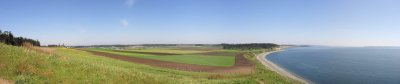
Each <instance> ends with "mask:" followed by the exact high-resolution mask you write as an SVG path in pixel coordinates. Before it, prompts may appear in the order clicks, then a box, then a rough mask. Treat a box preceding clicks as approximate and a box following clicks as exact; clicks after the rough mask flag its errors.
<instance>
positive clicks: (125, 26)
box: [120, 19, 129, 28]
mask: <svg viewBox="0 0 400 84" xmlns="http://www.w3.org/2000/svg"><path fill="white" fill-rule="evenodd" d="M120 22H121V25H122V27H123V28H128V26H129V22H128V20H126V19H121V20H120Z"/></svg>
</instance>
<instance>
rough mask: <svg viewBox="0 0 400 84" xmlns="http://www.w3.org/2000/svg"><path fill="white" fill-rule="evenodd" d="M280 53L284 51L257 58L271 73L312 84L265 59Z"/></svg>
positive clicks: (263, 54) (267, 53)
mask: <svg viewBox="0 0 400 84" xmlns="http://www.w3.org/2000/svg"><path fill="white" fill-rule="evenodd" d="M280 51H282V50H275V51H269V52H263V53H261V54H258V55H257V57H256V58H257V60H258V61H260V62H261V63H262V64H263V65H264V66H266V67H267V68H268V69H269V70H271V71H274V72H276V73H278V74H280V75H282V76H285V77H289V78H291V79H294V80H297V81H300V82H302V83H305V84H310V83H311V82H309V81H307V80H305V79H303V78H301V77H299V76H296V75H295V74H293V73H291V72H289V71H287V70H286V69H284V68H282V67H280V66H278V65H276V64H275V63H273V62H271V61H269V60H267V59H266V58H265V57H267V56H268V55H269V54H271V53H275V52H280Z"/></svg>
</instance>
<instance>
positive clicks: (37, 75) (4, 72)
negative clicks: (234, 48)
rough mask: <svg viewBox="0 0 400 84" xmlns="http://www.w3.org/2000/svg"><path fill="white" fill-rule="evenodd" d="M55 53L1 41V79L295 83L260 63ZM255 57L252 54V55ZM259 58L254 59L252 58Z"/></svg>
mask: <svg viewBox="0 0 400 84" xmlns="http://www.w3.org/2000/svg"><path fill="white" fill-rule="evenodd" d="M53 53H55V54H53V55H47V54H42V53H38V52H35V51H31V50H26V49H24V48H20V47H14V46H8V45H4V44H1V43H0V78H2V79H5V80H10V81H13V82H15V83H35V84H38V83H39V84H42V83H50V84H54V83H64V84H76V83H95V84H98V83H101V84H109V83H115V84H126V83H130V84H198V83H201V84H204V83H206V84H259V83H260V82H261V81H262V82H263V83H267V84H292V83H298V82H296V81H293V80H290V79H287V78H283V77H281V76H279V75H277V74H276V73H274V72H271V71H269V70H266V69H265V68H263V67H260V66H261V65H260V66H258V67H257V72H256V73H254V74H247V75H236V74H210V73H199V72H188V71H178V70H171V69H165V68H157V67H151V66H146V65H141V64H134V63H129V62H124V61H119V60H114V59H109V58H105V57H100V56H93V55H91V54H89V53H87V52H84V51H80V50H74V49H65V48H56V49H55V50H54V51H53ZM250 58H251V56H250ZM252 60H253V61H255V60H254V59H252Z"/></svg>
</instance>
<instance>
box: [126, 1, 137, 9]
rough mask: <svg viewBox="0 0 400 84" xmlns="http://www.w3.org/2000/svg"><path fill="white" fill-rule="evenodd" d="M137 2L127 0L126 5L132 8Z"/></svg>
mask: <svg viewBox="0 0 400 84" xmlns="http://www.w3.org/2000/svg"><path fill="white" fill-rule="evenodd" d="M134 4H135V0H125V3H124V6H125V7H127V8H131V7H132V6H133V5H134Z"/></svg>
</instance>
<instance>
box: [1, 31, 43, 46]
mask: <svg viewBox="0 0 400 84" xmlns="http://www.w3.org/2000/svg"><path fill="white" fill-rule="evenodd" d="M0 43H4V44H8V45H14V46H22V45H24V43H30V44H32V45H33V46H40V42H39V41H38V40H33V39H30V38H25V37H14V35H13V34H12V33H11V31H4V32H3V31H1V30H0Z"/></svg>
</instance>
